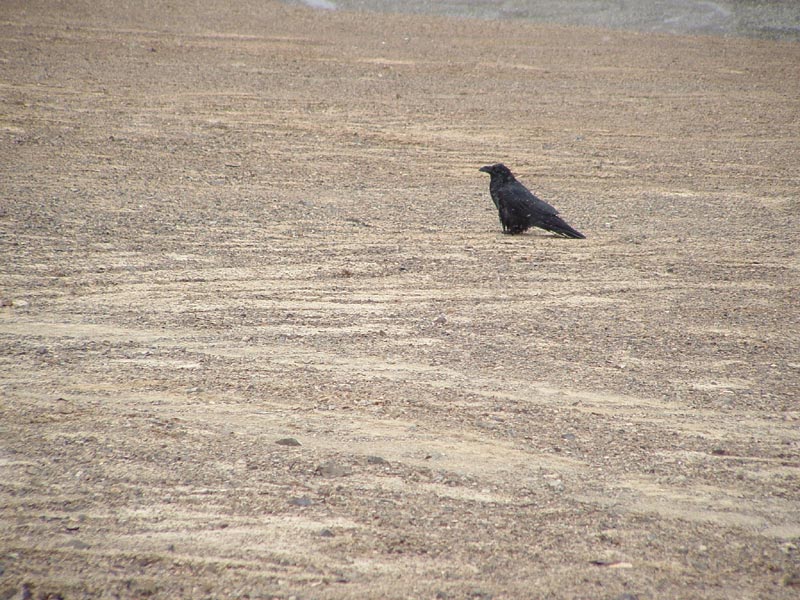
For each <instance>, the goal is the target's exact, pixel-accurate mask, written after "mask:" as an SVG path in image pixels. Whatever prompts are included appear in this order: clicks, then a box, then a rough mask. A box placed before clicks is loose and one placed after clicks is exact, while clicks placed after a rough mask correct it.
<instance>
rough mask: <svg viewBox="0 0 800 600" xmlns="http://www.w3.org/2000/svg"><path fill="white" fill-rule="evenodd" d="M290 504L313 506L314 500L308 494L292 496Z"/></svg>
mask: <svg viewBox="0 0 800 600" xmlns="http://www.w3.org/2000/svg"><path fill="white" fill-rule="evenodd" d="M289 504H291V505H293V506H313V505H314V501H313V500H312V499H311V498H309V497H308V496H300V497H299V498H292V499H291V500H289Z"/></svg>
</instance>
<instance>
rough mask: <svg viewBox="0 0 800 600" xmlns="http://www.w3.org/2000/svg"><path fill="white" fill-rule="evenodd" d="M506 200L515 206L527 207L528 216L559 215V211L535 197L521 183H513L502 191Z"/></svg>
mask: <svg viewBox="0 0 800 600" xmlns="http://www.w3.org/2000/svg"><path fill="white" fill-rule="evenodd" d="M501 191H502V193H503V195H504V197H505V200H506V201H507V202H509V203H514V204H525V205H527V211H528V214H531V213H539V214H543V215H557V214H558V211H557V210H556V209H555V208H553V207H552V206H550V205H549V204H548V203H547V202H545V201H544V200H542V199H541V198H537V197H536V196H534V195H533V194H532V193H531V191H530V190H529V189H528V188H526V187H525V186H524V185H522V184H521V183H520V182H519V181H512V182H511V183H509V184H508V185H506V186H503V189H502V190H501Z"/></svg>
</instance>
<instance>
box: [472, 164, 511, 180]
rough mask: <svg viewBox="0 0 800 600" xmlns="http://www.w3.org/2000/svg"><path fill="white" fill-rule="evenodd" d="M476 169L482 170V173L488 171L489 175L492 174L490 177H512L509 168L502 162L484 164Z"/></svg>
mask: <svg viewBox="0 0 800 600" xmlns="http://www.w3.org/2000/svg"><path fill="white" fill-rule="evenodd" d="M478 170H479V171H483V172H484V173H488V174H489V175H491V176H492V179H494V178H495V177H499V178H500V179H514V176H513V175H512V174H511V170H510V169H509V168H508V167H507V166H505V165H504V164H503V163H497V164H494V165H486V166H485V167H481V168H480V169H478Z"/></svg>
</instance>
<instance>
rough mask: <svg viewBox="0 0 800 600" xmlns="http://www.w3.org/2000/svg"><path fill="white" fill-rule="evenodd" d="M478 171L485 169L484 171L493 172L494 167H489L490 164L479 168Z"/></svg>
mask: <svg viewBox="0 0 800 600" xmlns="http://www.w3.org/2000/svg"><path fill="white" fill-rule="evenodd" d="M478 171H483V172H484V173H491V172H492V167H489V166H486V167H481V168H480V169H478Z"/></svg>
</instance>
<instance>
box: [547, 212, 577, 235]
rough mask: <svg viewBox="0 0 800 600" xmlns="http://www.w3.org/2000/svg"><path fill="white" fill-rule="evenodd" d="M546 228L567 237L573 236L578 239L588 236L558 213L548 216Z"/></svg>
mask: <svg viewBox="0 0 800 600" xmlns="http://www.w3.org/2000/svg"><path fill="white" fill-rule="evenodd" d="M545 229H547V230H548V231H552V232H553V233H555V234H557V235H560V236H561V237H565V238H573V239H578V240H582V239H585V238H586V236H585V235H583V234H582V233H581V232H580V231H578V230H577V229H575V228H574V227H571V226H570V225H569V223H567V222H566V221H565V220H564V219H562V218H561V217H558V216H556V215H553V216H551V217H548V219H547V222H546V223H545Z"/></svg>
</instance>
